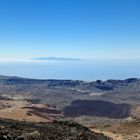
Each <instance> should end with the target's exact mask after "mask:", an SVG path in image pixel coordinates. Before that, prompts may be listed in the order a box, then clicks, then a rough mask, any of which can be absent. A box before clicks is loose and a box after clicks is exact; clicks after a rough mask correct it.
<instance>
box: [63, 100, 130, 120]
mask: <svg viewBox="0 0 140 140" xmlns="http://www.w3.org/2000/svg"><path fill="white" fill-rule="evenodd" d="M130 110H131V107H130V105H128V104H115V103H111V102H107V101H98V100H75V101H73V102H72V104H71V105H70V106H68V107H66V108H65V109H64V116H67V117H79V116H82V115H84V116H97V117H108V118H115V119H116V118H118V119H119V118H127V117H129V116H130Z"/></svg>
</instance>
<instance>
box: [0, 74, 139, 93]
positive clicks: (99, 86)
mask: <svg viewBox="0 0 140 140" xmlns="http://www.w3.org/2000/svg"><path fill="white" fill-rule="evenodd" d="M0 84H1V85H28V86H29V85H44V86H47V87H57V88H58V87H59V88H69V89H76V90H81V91H89V92H90V91H93V92H101V91H104V92H105V91H114V90H115V91H116V90H117V91H122V90H123V91H140V79H138V78H130V79H126V80H107V81H101V80H97V81H80V80H55V79H46V80H40V79H29V78H20V77H16V76H2V75H1V76H0Z"/></svg>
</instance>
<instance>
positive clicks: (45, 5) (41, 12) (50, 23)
mask: <svg viewBox="0 0 140 140" xmlns="http://www.w3.org/2000/svg"><path fill="white" fill-rule="evenodd" d="M139 7H140V1H139V0H1V1H0V59H8V60H9V59H23V58H24V59H29V58H36V57H39V58H40V57H66V58H82V59H140V55H139V53H140V26H139V25H140V8H139Z"/></svg>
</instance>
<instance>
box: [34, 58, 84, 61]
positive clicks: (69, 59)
mask: <svg viewBox="0 0 140 140" xmlns="http://www.w3.org/2000/svg"><path fill="white" fill-rule="evenodd" d="M32 60H39V61H82V59H80V58H63V57H39V58H32Z"/></svg>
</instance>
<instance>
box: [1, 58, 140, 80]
mask: <svg viewBox="0 0 140 140" xmlns="http://www.w3.org/2000/svg"><path fill="white" fill-rule="evenodd" d="M0 75H7V76H20V77H28V78H38V79H72V80H87V81H88V80H97V79H101V80H107V79H127V78H134V77H136V78H140V60H94V61H84V60H83V61H71V62H67V61H62V62H59V61H58V62H54V61H49V62H47V61H42V62H40V63H38V62H10V63H8V62H5V63H3V62H1V63H0Z"/></svg>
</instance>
